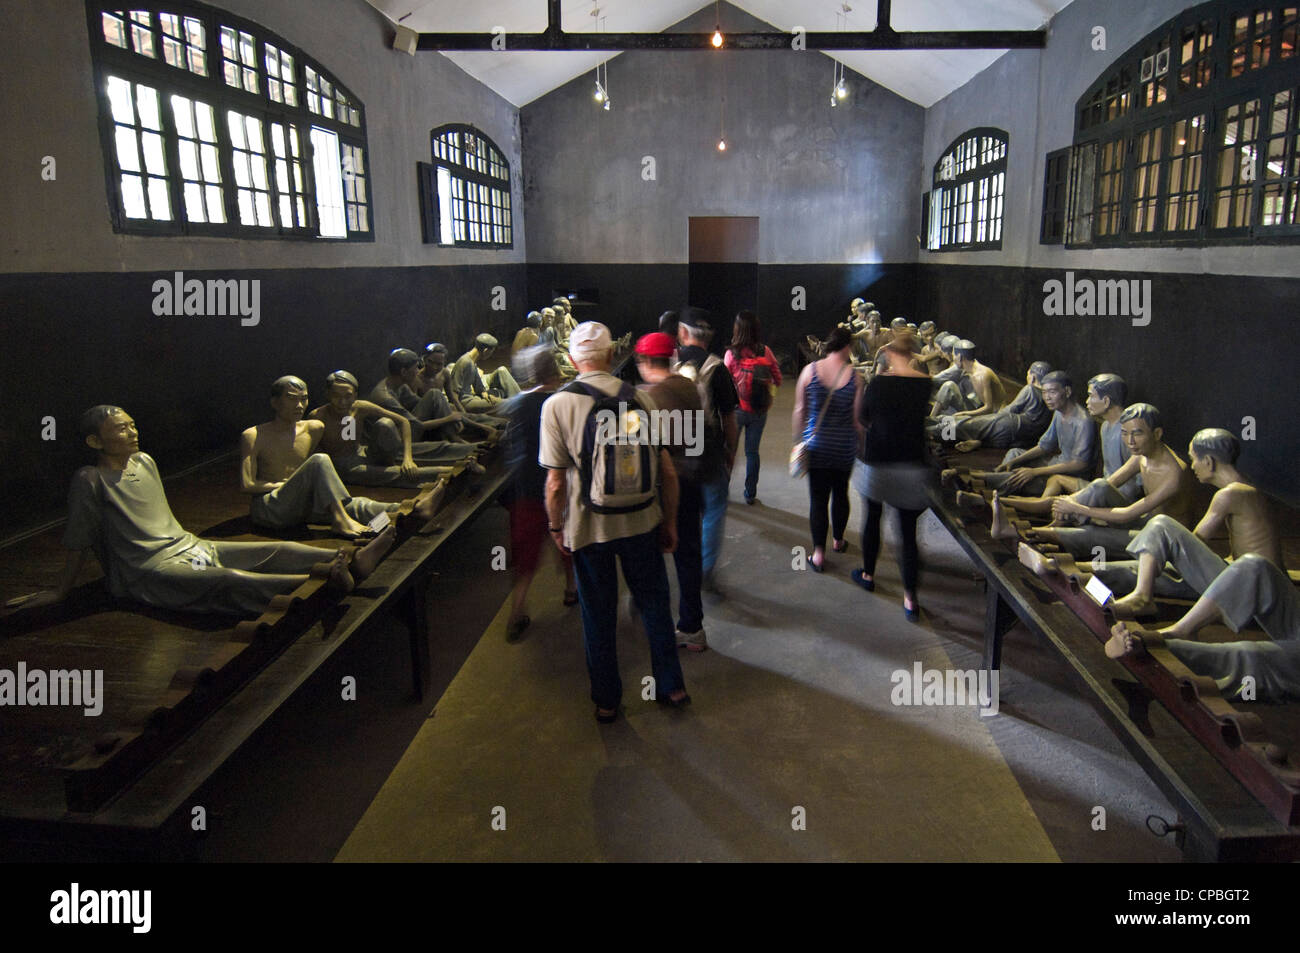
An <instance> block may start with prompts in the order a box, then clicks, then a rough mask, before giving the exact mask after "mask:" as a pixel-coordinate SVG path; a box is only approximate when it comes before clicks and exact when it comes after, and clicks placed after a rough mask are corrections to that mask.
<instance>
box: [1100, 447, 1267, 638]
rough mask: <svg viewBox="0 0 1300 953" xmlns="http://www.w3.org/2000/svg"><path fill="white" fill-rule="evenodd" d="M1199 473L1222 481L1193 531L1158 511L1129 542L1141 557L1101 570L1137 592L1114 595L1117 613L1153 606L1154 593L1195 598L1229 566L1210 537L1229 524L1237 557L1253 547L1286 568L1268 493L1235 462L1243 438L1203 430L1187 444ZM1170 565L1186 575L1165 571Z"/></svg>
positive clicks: (1109, 580)
mask: <svg viewBox="0 0 1300 953" xmlns="http://www.w3.org/2000/svg"><path fill="white" fill-rule="evenodd" d="M1187 450H1188V456H1189V457H1190V458H1191V464H1192V472H1193V473H1194V474H1195V475H1196V479H1198V480H1199V481H1201V482H1202V483H1208V484H1209V485H1211V486H1214V487H1217V491H1216V492H1215V494H1214V496H1213V497H1212V498H1211V500H1210V505H1209V507H1208V508H1207V509H1206V511H1205V515H1204V516H1202V517H1201V521H1200V522H1199V523H1197V524H1196V529H1195V530H1194V531H1189V530H1188V529H1187V528H1186V527H1185V526H1183V525H1182V524H1181V523H1179V522H1177V521H1176V520H1173V519H1171V518H1170V517H1167V516H1154V517H1152V518H1151V520H1150V521H1149V522H1148V523H1147V525H1146V526H1145V527H1144V528H1143V529H1142V531H1141V532H1139V533H1138V535H1137V536H1136V537H1135V538H1134V539H1133V541H1132V542H1131V543H1129V546H1128V551H1129V553H1131V554H1133V555H1135V556H1137V562H1136V563H1112V564H1110V565H1108V566H1107V567H1106V569H1105V571H1103V572H1099V573H1098V575H1099V576H1101V578H1102V581H1103V582H1105V583H1106V584H1107V585H1108V586H1109V587H1110V589H1111V590H1112V591H1117V592H1119V591H1123V590H1124V589H1126V588H1128V587H1129V586H1132V587H1133V590H1132V592H1130V593H1129V594H1128V595H1126V596H1124V597H1123V598H1120V599H1116V600H1115V603H1114V605H1115V609H1116V611H1117V612H1121V613H1123V614H1129V615H1135V616H1136V615H1144V614H1147V613H1150V612H1152V611H1154V609H1155V599H1154V597H1155V596H1156V595H1162V596H1166V597H1173V598H1191V599H1195V598H1196V597H1198V596H1199V595H1201V594H1202V593H1203V592H1205V590H1206V589H1207V588H1209V585H1210V583H1211V582H1212V581H1213V580H1214V579H1215V578H1217V577H1218V575H1219V574H1220V573H1222V572H1223V571H1224V570H1225V569H1227V568H1228V563H1227V561H1226V560H1224V559H1222V558H1221V557H1220V556H1219V555H1218V554H1217V553H1215V552H1214V551H1213V550H1211V549H1210V548H1209V546H1208V545H1206V543H1207V542H1208V541H1209V540H1210V539H1213V538H1214V537H1215V536H1216V535H1218V534H1219V533H1220V531H1221V530H1223V529H1225V528H1226V529H1227V532H1228V546H1229V552H1230V553H1231V556H1232V558H1233V559H1240V558H1241V557H1242V556H1245V555H1246V554H1248V553H1255V554H1257V555H1259V556H1262V557H1263V558H1264V559H1267V560H1268V561H1269V562H1271V563H1272V564H1273V565H1275V566H1277V567H1278V568H1279V569H1282V570H1285V569H1286V567H1285V565H1284V564H1283V561H1282V546H1281V543H1280V541H1279V540H1278V535H1277V524H1276V522H1275V520H1274V519H1273V514H1272V513H1271V512H1270V508H1269V505H1268V500H1267V498H1266V497H1265V496H1264V495H1263V494H1262V493H1260V492H1259V490H1257V489H1255V488H1254V487H1253V486H1251V485H1250V484H1249V483H1247V482H1246V480H1245V478H1244V477H1243V476H1242V474H1241V471H1239V470H1238V469H1237V467H1236V460H1237V455H1238V453H1239V452H1240V450H1241V444H1240V443H1239V442H1238V441H1237V438H1236V437H1234V436H1233V435H1232V434H1230V433H1229V432H1228V431H1226V430H1218V429H1209V430H1201V431H1198V432H1197V434H1196V436H1194V437H1193V438H1192V442H1191V444H1190V445H1189V446H1188V448H1187ZM1166 563H1170V564H1172V566H1173V568H1174V570H1175V571H1176V572H1177V573H1178V576H1179V577H1180V579H1181V582H1179V581H1176V580H1174V579H1172V578H1171V577H1170V576H1168V575H1166V574H1164V573H1162V570H1163V569H1164V567H1165V564H1166Z"/></svg>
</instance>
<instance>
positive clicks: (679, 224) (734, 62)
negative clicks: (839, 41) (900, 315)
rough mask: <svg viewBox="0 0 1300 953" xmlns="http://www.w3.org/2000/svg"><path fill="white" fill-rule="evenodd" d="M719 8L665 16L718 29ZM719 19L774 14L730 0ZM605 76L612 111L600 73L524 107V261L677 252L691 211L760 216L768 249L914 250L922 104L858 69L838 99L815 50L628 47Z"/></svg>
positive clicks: (866, 255)
mask: <svg viewBox="0 0 1300 953" xmlns="http://www.w3.org/2000/svg"><path fill="white" fill-rule="evenodd" d="M713 16H714V13H713V7H712V6H711V5H710V6H709V7H708V8H707V9H705V10H702V11H700V12H699V13H697V14H695V15H694V16H692V17H690V18H688V19H687V20H685V21H683V22H682V23H681V24H678V25H677V26H675V27H672V28H670V29H672V30H677V29H681V30H710V29H712V27H713V23H714V20H713ZM724 20H725V22H726V23H727V25H728V29H729V30H732V31H744V30H770V29H772V27H771V26H770V25H768V24H765V23H762V22H761V21H759V20H755V19H754V18H753V17H750V16H749V15H747V14H745V13H743V12H741V11H739V10H737V9H736V8H734V7H729V8H728V9H727V10H726V11H725V12H724ZM724 72H725V78H724ZM609 80H610V90H611V93H612V96H613V107H614V108H613V109H612V110H610V111H609V112H603V111H601V110H599V109H598V108H597V106H596V104H595V102H594V101H593V99H592V92H593V90H594V79H593V75H592V74H586V75H583V76H581V77H579V78H577V79H575V80H573V81H572V82H570V83H567V84H566V85H564V86H562V87H560V88H559V89H557V90H555V91H554V92H551V93H549V94H547V95H546V96H543V97H541V98H540V99H538V100H535V101H534V102H532V103H529V104H528V105H526V106H525V107H524V108H523V110H522V121H523V122H522V125H523V140H524V175H525V191H524V203H525V204H524V209H525V215H526V217H527V219H528V229H529V247H530V253H529V263H530V265H531V264H533V263H538V262H542V263H547V264H554V263H584V262H602V263H618V264H642V265H643V264H682V263H684V262H686V261H687V258H688V254H687V253H688V249H687V219H688V217H689V216H692V215H747V216H753V215H756V216H758V217H759V263H760V264H789V263H798V262H820V263H861V264H874V263H899V262H911V261H914V260H915V259H916V238H915V236H916V232H917V220H918V218H919V215H920V212H919V200H918V194H919V193H918V191H917V187H918V183H919V178H918V171H917V165H918V163H917V159H916V143H917V142H918V141H919V139H920V138H921V135H922V130H923V123H924V111H923V110H922V109H921V107H919V106H917V105H916V104H914V103H910V102H907V101H906V100H904V99H902V98H900V97H899V96H897V95H895V94H894V93H891V92H889V91H888V90H886V89H884V88H883V87H880V86H877V85H875V84H874V83H871V82H870V81H868V80H866V79H864V78H862V77H861V76H858V75H857V74H853V73H850V75H849V84H850V86H851V87H852V95H851V96H850V97H849V98H848V99H847V100H846V101H844V102H843V103H841V104H840V105H839V106H838V107H836V108H834V109H832V108H830V106H829V96H830V92H831V85H832V61H831V60H830V59H829V58H827V57H826V56H824V55H822V54H820V53H816V52H799V53H796V52H794V51H779V52H778V51H771V52H739V51H732V52H722V53H718V54H716V55H714V54H708V55H701V54H691V53H680V52H648V51H637V52H629V53H624V54H622V55H620V56H617V57H615V58H614V59H612V60H610V62H609ZM724 83H725V90H726V137H727V144H728V147H729V148H728V150H727V151H726V152H725V153H719V152H718V150H717V148H716V146H717V141H718V133H719V90H720V89H722V88H724ZM644 156H653V157H654V158H655V162H656V173H657V178H656V180H655V181H645V180H644V179H643V178H642V175H641V172H642V158H643V157H644Z"/></svg>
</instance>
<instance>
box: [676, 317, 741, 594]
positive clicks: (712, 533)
mask: <svg viewBox="0 0 1300 953" xmlns="http://www.w3.org/2000/svg"><path fill="white" fill-rule="evenodd" d="M712 340H713V327H712V325H710V323H709V321H708V312H707V311H705V310H703V309H702V308H694V307H686V308H683V309H682V311H681V313H680V316H679V318H678V326H677V345H678V346H677V364H676V365H674V370H675V371H677V373H679V374H682V375H683V376H685V377H689V378H690V379H691V380H694V381H695V384H696V387H697V389H698V390H699V392H700V402H701V403H702V404H703V406H704V448H703V450H704V452H703V453H701V454H700V455H699V456H697V457H691V458H688V462H687V467H688V469H689V473H688V476H689V477H690V479H692V480H694V481H695V482H696V483H698V484H699V487H700V502H701V516H702V527H701V564H702V569H703V572H704V582H703V587H702V588H703V589H704V591H705V592H715V593H716V592H717V591H718V587H717V583H716V581H715V580H714V575H713V571H714V567H716V566H717V563H718V556H719V555H720V554H721V553H722V536H723V529H724V527H725V525H726V519H727V493H728V491H729V489H730V486H731V468H732V466H733V465H734V464H735V462H736V445H737V443H738V440H737V434H736V408H737V407H739V406H740V397H739V396H738V395H737V394H736V385H735V384H733V383H732V381H731V375H730V374H729V373H727V368H726V366H725V365H724V364H723V363H722V361H720V360H719V359H718V358H717V356H716V355H714V354H710V353H709V350H708V347H709V342H710V341H712Z"/></svg>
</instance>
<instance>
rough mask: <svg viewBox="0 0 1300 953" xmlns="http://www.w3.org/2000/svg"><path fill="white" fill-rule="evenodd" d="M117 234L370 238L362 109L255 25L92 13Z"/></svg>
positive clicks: (190, 14) (216, 15)
mask: <svg viewBox="0 0 1300 953" xmlns="http://www.w3.org/2000/svg"><path fill="white" fill-rule="evenodd" d="M86 11H87V15H88V18H89V25H90V38H91V39H90V45H91V52H92V55H93V59H94V63H95V84H96V90H97V92H98V94H99V103H100V107H99V120H100V135H101V138H102V141H103V148H104V161H105V166H106V170H107V177H108V192H109V201H110V205H111V207H112V210H113V229H114V231H118V232H135V233H143V234H165V235H179V234H185V235H227V236H237V237H240V238H328V239H341V240H354V241H370V240H373V232H372V224H371V214H370V188H369V175H368V164H367V161H366V133H365V115H364V111H363V109H362V106H361V103H360V102H359V101H358V100H357V98H356V97H355V96H353V95H352V94H351V93H350V92H348V91H347V90H346V89H345V88H344V87H343V85H342V84H341V83H339V82H338V81H337V79H335V78H334V77H333V76H332V75H330V73H329V72H327V71H326V70H325V69H323V68H322V67H321V66H320V64H318V63H316V62H315V61H313V60H311V59H310V58H309V57H307V56H306V55H305V54H304V53H303V52H302V51H301V50H298V49H297V48H295V47H293V46H292V45H290V44H289V43H287V42H286V41H285V40H283V39H281V38H280V37H278V36H276V35H275V34H274V33H271V32H270V31H268V30H265V29H263V28H262V27H260V26H258V25H257V24H255V23H251V22H249V21H247V20H243V19H241V18H239V17H235V16H231V15H230V14H227V13H225V12H223V11H221V10H217V9H215V8H213V7H209V6H204V5H202V4H197V3H190V2H184V3H164V4H154V3H136V4H133V5H132V6H131V7H126V8H120V9H119V8H117V7H115V6H112V5H105V4H104V3H102V2H93V0H92V2H88V3H87V5H86Z"/></svg>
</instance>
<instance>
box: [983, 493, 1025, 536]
mask: <svg viewBox="0 0 1300 953" xmlns="http://www.w3.org/2000/svg"><path fill="white" fill-rule="evenodd" d="M989 507H990V508H991V509H992V510H993V520H992V521H991V522H990V524H989V535H990V536H992V537H993V538H994V539H1015V538H1016V537H1017V536H1019V535H1020V534H1019V533H1017V532H1016V528H1015V527H1014V526H1012V525H1011V521H1010V520H1009V519H1007V514H1006V511H1004V510H1003V509H1002V501H1001V500H1000V499H998V491H997V490H994V491H993V501H992V502H991V503H990V504H989Z"/></svg>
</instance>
